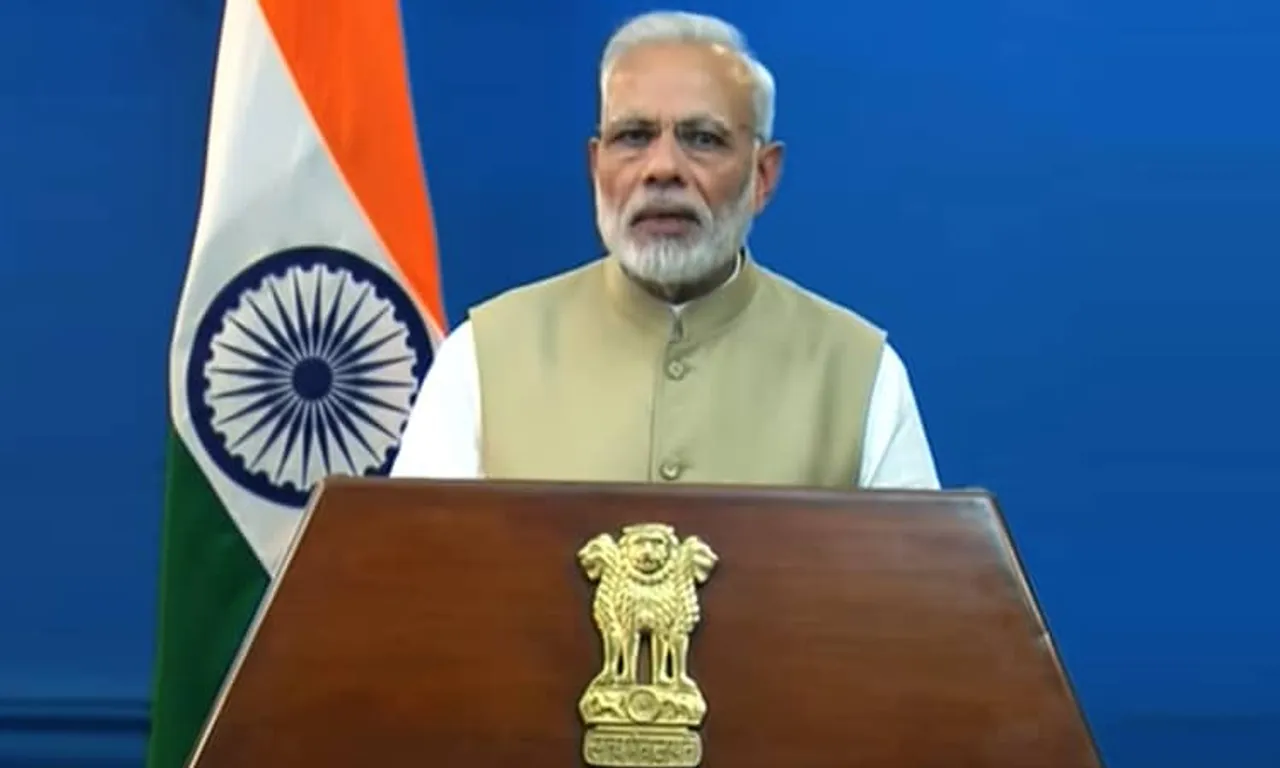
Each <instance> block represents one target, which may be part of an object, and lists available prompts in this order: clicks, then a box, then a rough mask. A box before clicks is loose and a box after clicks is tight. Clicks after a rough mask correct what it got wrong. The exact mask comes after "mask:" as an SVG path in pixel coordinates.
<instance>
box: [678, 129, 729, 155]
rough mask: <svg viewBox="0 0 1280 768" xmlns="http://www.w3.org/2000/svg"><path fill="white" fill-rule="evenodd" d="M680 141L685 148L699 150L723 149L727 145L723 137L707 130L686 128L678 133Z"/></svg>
mask: <svg viewBox="0 0 1280 768" xmlns="http://www.w3.org/2000/svg"><path fill="white" fill-rule="evenodd" d="M680 141H681V143H683V144H684V145H685V146H688V147H690V148H692V149H699V150H713V149H723V148H724V147H726V146H727V145H728V142H727V141H726V140H725V138H724V137H723V136H721V135H720V134H719V133H717V132H715V131H713V130H709V129H707V128H686V129H684V130H682V131H680Z"/></svg>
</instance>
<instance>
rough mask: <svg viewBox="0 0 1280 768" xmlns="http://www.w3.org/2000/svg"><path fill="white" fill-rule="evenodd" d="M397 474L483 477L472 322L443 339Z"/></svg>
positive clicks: (407, 434) (395, 470)
mask: <svg viewBox="0 0 1280 768" xmlns="http://www.w3.org/2000/svg"><path fill="white" fill-rule="evenodd" d="M391 476H392V477H422V478H433V479H452V480H469V479H476V478H479V477H480V378H479V372H478V371H477V370H476V353H475V340H474V338H473V334H472V330H471V324H470V322H463V323H462V325H459V326H458V327H457V328H456V329H455V330H454V331H453V333H451V334H449V336H448V337H446V338H445V340H444V341H443V342H442V343H441V344H440V347H439V349H437V350H436V358H435V360H434V362H432V364H431V369H430V370H429V371H428V372H427V377H426V379H425V380H424V381H423V382H422V387H421V388H420V389H419V391H418V398H417V400H416V402H415V403H414V405H413V410H412V412H411V413H410V414H409V422H408V424H407V425H406V426H405V429H404V433H403V435H402V436H401V438H400V454H399V456H397V457H396V461H395V464H394V465H393V466H392V468H391Z"/></svg>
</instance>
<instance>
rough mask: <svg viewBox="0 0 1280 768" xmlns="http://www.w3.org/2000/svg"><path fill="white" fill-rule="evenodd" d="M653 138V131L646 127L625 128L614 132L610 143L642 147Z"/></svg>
mask: <svg viewBox="0 0 1280 768" xmlns="http://www.w3.org/2000/svg"><path fill="white" fill-rule="evenodd" d="M652 138H653V133H652V132H651V131H648V130H645V129H644V128H623V129H621V130H618V131H616V132H614V134H613V136H612V137H611V138H610V143H611V144H619V145H621V146H624V147H642V146H644V145H645V144H648V143H649V141H650V140H651V139H652Z"/></svg>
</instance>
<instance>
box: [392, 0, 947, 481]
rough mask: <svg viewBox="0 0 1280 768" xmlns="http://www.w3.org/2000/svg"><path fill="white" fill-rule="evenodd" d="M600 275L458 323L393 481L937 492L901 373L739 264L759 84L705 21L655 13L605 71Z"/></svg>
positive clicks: (717, 28) (758, 170)
mask: <svg viewBox="0 0 1280 768" xmlns="http://www.w3.org/2000/svg"><path fill="white" fill-rule="evenodd" d="M600 95H601V115H600V120H601V122H600V131H599V135H598V136H596V137H594V138H592V139H591V141H590V143H589V146H588V149H589V157H590V163H591V171H592V176H593V178H594V181H595V190H596V218H597V222H598V226H599V230H600V235H601V238H602V240H603V241H604V244H605V246H606V248H607V250H608V254H607V255H606V256H605V257H603V258H600V259H597V260H594V261H591V262H589V263H587V264H585V265H584V266H580V267H578V268H576V269H573V270H571V271H569V272H567V273H564V274H561V275H557V276H554V277H551V278H549V279H546V280H543V281H540V282H537V283H535V284H532V285H527V286H523V287H520V288H517V289H515V290H511V291H508V292H506V293H504V294H502V295H499V296H497V297H496V298H493V299H492V300H490V301H488V302H486V303H483V304H481V305H480V306H478V307H475V308H474V309H472V310H471V312H470V316H469V319H468V321H467V322H465V323H463V324H462V325H460V326H459V327H458V328H457V329H456V330H455V331H454V333H453V334H451V335H450V337H449V338H448V339H446V340H445V341H444V343H443V344H442V345H441V347H440V349H439V351H438V355H437V358H436V361H435V363H434V365H433V367H432V369H431V371H430V373H429V374H428V376H427V379H426V381H425V383H424V384H423V387H422V390H421V393H420V394H419V397H418V400H417V403H416V405H415V407H414V411H413V413H412V415H411V416H410V419H409V423H408V426H407V427H406V430H405V433H404V436H403V441H402V445H401V452H400V455H399V458H398V460H397V462H396V464H395V467H394V469H393V472H392V474H393V475H396V476H402V477H405V476H413V477H437V478H471V477H485V478H492V479H533V480H582V481H604V482H609V481H628V482H646V481H654V482H665V483H671V482H689V483H738V484H774V485H794V486H810V487H822V486H825V487H851V486H852V487H862V488H872V487H878V488H886V487H889V488H930V489H931V488H937V487H938V478H937V474H936V472H935V469H934V463H933V458H932V456H931V453H930V449H929V445H928V442H927V440H926V438H925V434H924V429H923V427H922V425H921V421H920V416H919V413H918V410H917V407H916V404H915V399H914V396H913V394H912V391H911V387H910V384H909V382H908V378H907V374H906V370H905V368H904V366H903V363H902V361H901V359H900V358H899V357H898V355H897V354H896V353H895V352H894V350H893V349H892V348H891V347H890V346H889V345H888V344H887V342H886V341H885V334H884V333H882V332H881V331H880V330H879V329H878V328H876V327H874V326H872V325H871V324H870V323H868V322H867V321H865V320H863V319H862V318H860V317H858V316H857V315H855V314H854V313H853V312H851V311H849V310H846V309H844V308H842V307H839V306H836V305H834V304H832V303H830V302H829V301H827V300H825V299H823V298H821V297H819V296H817V295H815V294H813V293H811V292H809V291H807V290H805V289H803V288H801V287H799V286H797V285H795V284H793V283H791V282H789V281H787V280H786V279H784V278H782V277H780V276H778V275H777V274H775V273H773V272H771V271H769V270H767V269H765V268H764V267H762V266H761V265H760V264H758V263H757V262H756V261H755V258H754V256H753V254H752V253H751V252H749V251H748V250H747V248H746V245H745V240H746V236H747V232H748V230H749V228H750V225H751V222H752V220H753V219H754V217H755V216H756V215H758V214H759V213H760V211H761V210H763V208H764V206H765V204H766V202H767V201H768V200H769V198H770V196H771V195H772V194H773V192H774V190H775V189H776V187H777V184H778V176H779V172H780V169H781V164H782V148H781V146H780V145H779V144H778V143H776V142H775V141H773V138H772V130H773V114H774V81H773V77H772V76H771V75H770V74H769V71H768V70H767V69H765V67H764V66H763V65H762V64H760V63H759V62H758V61H757V60H756V59H755V58H754V57H753V56H752V55H751V54H750V52H749V51H748V50H747V48H746V45H745V41H744V40H743V38H742V36H741V35H740V34H739V33H738V31H737V30H736V29H734V28H733V27H732V26H730V25H729V24H726V23H724V22H722V21H720V20H718V19H714V18H710V17H706V16H697V15H692V14H685V13H653V14H648V15H645V16H641V17H638V18H636V19H634V20H632V21H631V22H630V23H628V24H627V25H625V26H624V27H622V28H621V29H620V30H619V31H618V32H617V33H616V34H615V35H614V37H613V38H612V39H611V40H610V41H609V43H608V45H607V46H606V48H605V51H604V56H603V61H602V63H601V68H600Z"/></svg>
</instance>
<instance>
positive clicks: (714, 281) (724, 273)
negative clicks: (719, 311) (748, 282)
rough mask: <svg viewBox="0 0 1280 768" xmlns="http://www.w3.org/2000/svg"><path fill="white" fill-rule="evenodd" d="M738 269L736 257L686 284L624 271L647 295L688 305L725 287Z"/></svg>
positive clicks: (670, 302) (671, 302)
mask: <svg viewBox="0 0 1280 768" xmlns="http://www.w3.org/2000/svg"><path fill="white" fill-rule="evenodd" d="M737 267H738V257H736V256H735V257H734V258H732V259H729V260H728V261H727V262H725V263H724V264H722V265H720V266H719V267H716V268H715V269H714V270H712V271H711V272H710V273H709V274H707V275H706V276H704V277H700V278H698V279H697V280H692V281H688V282H684V283H658V282H654V281H653V280H646V279H644V278H642V277H638V276H636V275H634V274H632V273H631V272H630V271H628V270H625V269H624V270H623V271H625V272H626V273H627V277H629V278H631V279H632V280H633V281H635V283H636V285H639V286H640V287H641V288H643V289H644V291H645V292H646V293H648V294H649V295H650V296H653V297H654V298H656V299H658V300H659V301H665V302H667V303H668V304H688V303H689V302H691V301H694V300H696V299H700V298H702V297H703V296H707V295H708V294H710V293H711V292H712V291H714V290H715V289H717V288H719V287H720V286H722V285H724V284H725V282H726V281H728V279H729V278H730V277H732V276H733V271H734V270H735V269H737Z"/></svg>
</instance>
